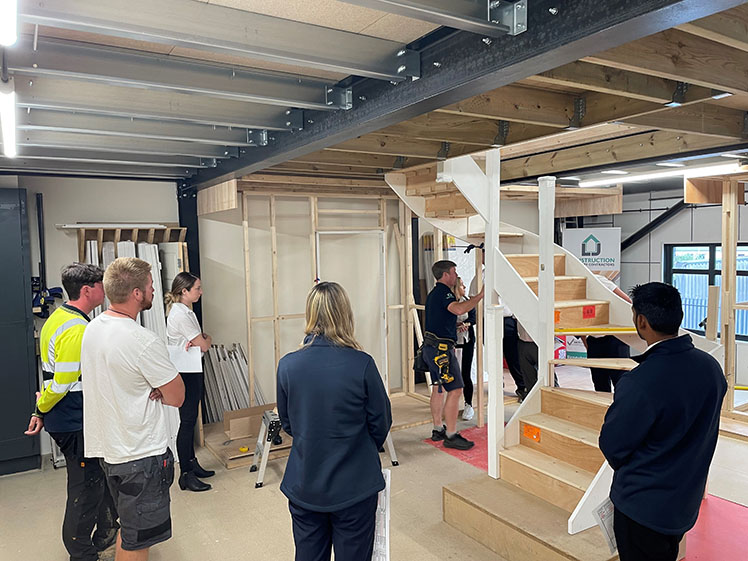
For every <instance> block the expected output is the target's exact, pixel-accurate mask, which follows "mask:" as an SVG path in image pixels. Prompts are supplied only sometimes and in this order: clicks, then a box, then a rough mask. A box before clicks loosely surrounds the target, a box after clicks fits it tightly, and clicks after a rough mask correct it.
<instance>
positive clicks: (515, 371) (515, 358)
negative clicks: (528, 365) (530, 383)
mask: <svg viewBox="0 0 748 561" xmlns="http://www.w3.org/2000/svg"><path fill="white" fill-rule="evenodd" d="M518 341H519V337H518V336H517V320H516V319H515V318H513V317H508V318H504V339H503V340H502V343H503V345H504V358H505V359H506V365H507V367H508V368H509V373H510V374H511V375H512V378H513V379H514V383H515V384H516V385H517V389H518V390H523V389H525V379H524V378H523V377H522V370H521V369H520V366H519V347H518V345H517V342H518ZM528 389H529V388H528Z"/></svg>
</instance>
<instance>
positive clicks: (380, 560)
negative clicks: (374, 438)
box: [371, 469, 391, 561]
mask: <svg viewBox="0 0 748 561" xmlns="http://www.w3.org/2000/svg"><path fill="white" fill-rule="evenodd" d="M382 475H383V476H384V484H385V487H384V489H382V490H381V491H380V492H379V501H378V503H377V525H376V530H375V531H374V551H373V552H372V556H371V561H390V477H391V472H390V470H389V469H383V470H382Z"/></svg>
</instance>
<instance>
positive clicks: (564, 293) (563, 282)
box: [527, 279, 587, 302]
mask: <svg viewBox="0 0 748 561" xmlns="http://www.w3.org/2000/svg"><path fill="white" fill-rule="evenodd" d="M527 285H528V286H529V287H530V288H531V289H532V291H533V292H534V293H535V294H537V293H538V281H528V282H527ZM554 295H555V299H556V302H563V301H565V300H584V299H585V298H587V279H556V286H555V289H554Z"/></svg>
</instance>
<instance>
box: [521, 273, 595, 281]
mask: <svg viewBox="0 0 748 561" xmlns="http://www.w3.org/2000/svg"><path fill="white" fill-rule="evenodd" d="M553 278H554V279H555V280H571V279H573V280H581V279H586V278H587V277H584V276H581V275H579V276H574V275H556V276H555V277H553ZM522 280H524V281H525V282H538V277H522Z"/></svg>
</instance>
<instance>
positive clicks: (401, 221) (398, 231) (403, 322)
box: [394, 201, 410, 394]
mask: <svg viewBox="0 0 748 561" xmlns="http://www.w3.org/2000/svg"><path fill="white" fill-rule="evenodd" d="M397 211H398V214H397V223H396V224H395V225H394V232H395V241H396V242H397V251H398V256H399V257H400V259H399V261H398V262H399V263H400V305H401V306H402V307H401V308H400V369H401V370H400V379H401V380H402V381H401V385H400V388H401V390H402V391H403V392H405V393H406V394H407V392H408V381H409V379H410V377H409V376H408V370H409V368H410V362H409V361H408V358H409V356H410V355H409V353H408V333H407V331H408V280H407V278H406V277H407V272H406V270H405V269H406V267H405V261H406V259H407V255H406V253H405V239H404V236H403V231H404V230H405V203H403V202H402V201H399V203H398V205H397Z"/></svg>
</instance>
